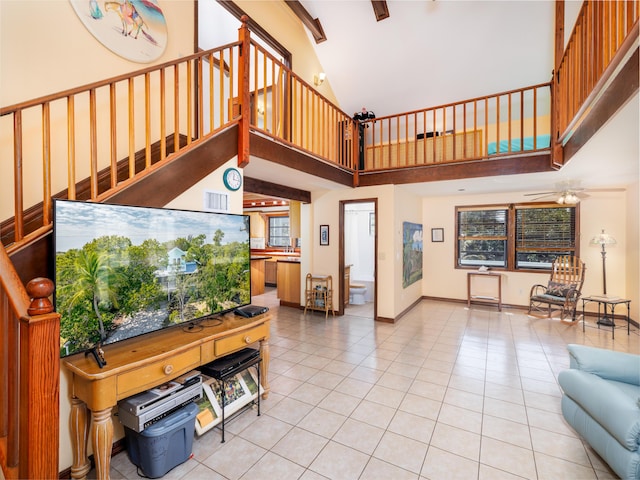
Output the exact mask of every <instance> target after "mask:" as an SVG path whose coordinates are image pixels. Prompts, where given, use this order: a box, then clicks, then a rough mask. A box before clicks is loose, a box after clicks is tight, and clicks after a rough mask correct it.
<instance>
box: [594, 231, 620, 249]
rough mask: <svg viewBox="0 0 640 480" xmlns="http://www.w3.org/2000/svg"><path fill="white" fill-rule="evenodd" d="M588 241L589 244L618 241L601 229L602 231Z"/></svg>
mask: <svg viewBox="0 0 640 480" xmlns="http://www.w3.org/2000/svg"><path fill="white" fill-rule="evenodd" d="M589 243H590V244H591V245H615V244H616V243H618V242H617V241H616V239H615V238H613V237H612V236H611V235H609V234H608V233H604V229H603V230H602V233H600V234H599V235H596V236H594V237H593V238H592V239H591V241H590V242H589Z"/></svg>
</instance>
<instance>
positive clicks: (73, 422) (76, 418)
mask: <svg viewBox="0 0 640 480" xmlns="http://www.w3.org/2000/svg"><path fill="white" fill-rule="evenodd" d="M69 424H70V425H69V426H70V429H71V447H72V451H73V465H72V466H71V478H74V479H83V478H86V477H87V474H88V473H89V470H90V469H91V464H90V463H89V459H88V458H87V438H88V437H89V417H88V416H87V404H86V403H84V402H83V401H82V400H80V399H79V398H76V397H73V398H71V414H70V415H69Z"/></svg>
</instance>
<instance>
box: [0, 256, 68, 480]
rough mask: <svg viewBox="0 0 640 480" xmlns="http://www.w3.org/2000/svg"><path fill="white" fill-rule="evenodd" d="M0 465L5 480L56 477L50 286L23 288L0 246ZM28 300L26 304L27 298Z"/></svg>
mask: <svg viewBox="0 0 640 480" xmlns="http://www.w3.org/2000/svg"><path fill="white" fill-rule="evenodd" d="M0 272H2V275H0V465H1V467H2V472H3V475H4V476H5V478H7V479H9V480H10V479H27V478H29V479H46V478H49V479H53V478H58V456H59V450H58V445H59V443H60V439H59V437H60V435H59V431H60V423H59V397H60V349H59V343H60V342H59V340H58V339H59V336H60V315H59V314H57V313H55V312H53V306H52V305H51V302H50V301H49V299H48V297H49V296H50V295H51V294H52V293H53V282H51V280H48V279H45V278H37V279H34V280H32V281H30V282H29V283H28V284H27V287H26V290H25V287H24V286H23V285H22V283H21V282H20V280H19V278H18V274H17V273H16V271H15V269H14V268H13V264H12V263H11V260H10V259H9V257H8V255H7V253H6V251H5V249H4V247H2V246H0ZM30 299H31V300H30Z"/></svg>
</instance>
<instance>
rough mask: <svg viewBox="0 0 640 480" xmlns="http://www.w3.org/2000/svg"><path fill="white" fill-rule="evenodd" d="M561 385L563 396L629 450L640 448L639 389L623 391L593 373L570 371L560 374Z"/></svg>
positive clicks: (629, 388)
mask: <svg viewBox="0 0 640 480" xmlns="http://www.w3.org/2000/svg"><path fill="white" fill-rule="evenodd" d="M558 382H559V383H560V386H561V387H562V390H563V391H564V393H565V394H566V395H567V396H568V397H570V398H571V399H573V401H575V402H576V403H577V404H578V405H580V406H581V407H582V408H583V409H584V410H585V411H586V412H587V413H588V414H589V415H591V416H592V417H593V418H594V420H595V421H597V422H598V423H599V424H600V425H602V427H603V428H605V429H606V430H607V431H608V432H609V433H610V434H611V435H612V436H613V437H615V438H616V440H618V442H620V444H622V445H623V446H624V447H625V448H626V449H627V450H630V451H632V452H633V451H637V450H638V445H639V444H640V408H638V396H639V395H640V387H635V389H634V388H633V386H631V385H630V386H629V387H626V386H625V387H624V388H620V387H619V386H618V385H616V383H617V382H611V381H608V380H604V379H603V378H600V377H599V376H597V375H594V374H592V373H587V372H583V371H581V370H576V369H570V370H564V371H562V372H560V374H559V375H558Z"/></svg>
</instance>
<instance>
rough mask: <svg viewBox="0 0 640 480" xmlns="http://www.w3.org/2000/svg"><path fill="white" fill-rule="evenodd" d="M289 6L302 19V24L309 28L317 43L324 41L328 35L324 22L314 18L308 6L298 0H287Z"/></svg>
mask: <svg viewBox="0 0 640 480" xmlns="http://www.w3.org/2000/svg"><path fill="white" fill-rule="evenodd" d="M285 3H286V4H287V5H289V8H290V9H291V10H293V13H295V14H296V16H297V17H298V18H299V19H300V21H301V22H302V24H303V25H304V26H305V27H307V28H308V29H309V31H310V32H311V35H313V38H314V40H315V41H316V43H321V42H324V41H325V40H326V39H327V36H326V35H325V34H324V30H323V29H322V24H321V23H320V20H318V19H317V18H313V17H312V16H311V14H310V13H309V12H308V11H307V9H306V8H304V6H303V5H302V4H301V3H300V2H299V1H298V0H285Z"/></svg>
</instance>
